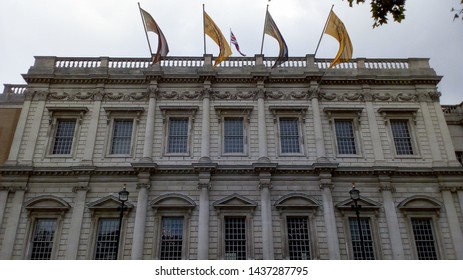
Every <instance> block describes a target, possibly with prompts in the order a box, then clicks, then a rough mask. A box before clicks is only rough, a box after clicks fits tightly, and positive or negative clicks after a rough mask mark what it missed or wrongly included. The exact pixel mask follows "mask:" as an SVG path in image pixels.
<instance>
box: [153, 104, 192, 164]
mask: <svg viewBox="0 0 463 280" xmlns="http://www.w3.org/2000/svg"><path fill="white" fill-rule="evenodd" d="M159 108H160V110H161V113H162V121H163V133H164V134H163V135H164V137H162V156H165V157H189V156H192V155H193V153H192V143H193V133H194V122H195V116H196V112H197V111H198V108H199V107H198V106H159ZM176 118H179V119H187V122H188V128H187V144H186V152H179V153H173V152H170V151H169V137H170V135H169V134H170V131H169V130H170V120H171V119H176Z"/></svg>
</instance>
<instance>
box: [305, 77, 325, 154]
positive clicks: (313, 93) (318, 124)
mask: <svg viewBox="0 0 463 280" xmlns="http://www.w3.org/2000/svg"><path fill="white" fill-rule="evenodd" d="M309 93H310V98H311V99H312V114H313V126H314V132H315V147H316V150H317V161H318V160H319V159H324V158H325V157H326V151H325V142H324V139H323V127H322V118H321V115H320V106H319V104H318V97H319V94H320V89H319V87H318V84H317V82H316V81H311V82H310V88H309Z"/></svg>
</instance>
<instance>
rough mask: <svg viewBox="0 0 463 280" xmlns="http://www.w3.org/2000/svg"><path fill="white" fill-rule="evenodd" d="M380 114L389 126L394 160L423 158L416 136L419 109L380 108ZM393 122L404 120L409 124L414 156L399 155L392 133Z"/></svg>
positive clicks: (388, 130)
mask: <svg viewBox="0 0 463 280" xmlns="http://www.w3.org/2000/svg"><path fill="white" fill-rule="evenodd" d="M378 112H379V113H380V114H381V116H382V117H383V118H384V122H385V125H386V126H387V132H388V133H387V135H388V138H389V143H390V150H391V154H392V155H393V156H394V158H401V159H405V158H413V159H416V158H421V153H420V149H419V147H420V146H419V145H418V139H417V134H416V115H417V112H418V108H380V109H379V110H378ZM391 120H392V121H394V120H398V121H399V120H403V121H406V122H407V124H408V130H409V131H408V132H409V134H410V138H411V139H410V141H411V145H412V151H413V154H406V155H400V154H397V148H396V145H395V141H394V135H393V133H392V127H391Z"/></svg>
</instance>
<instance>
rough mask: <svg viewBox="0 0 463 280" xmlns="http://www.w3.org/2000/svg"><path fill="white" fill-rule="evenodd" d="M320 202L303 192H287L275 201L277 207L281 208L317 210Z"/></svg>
mask: <svg viewBox="0 0 463 280" xmlns="http://www.w3.org/2000/svg"><path fill="white" fill-rule="evenodd" d="M320 205H321V204H320V202H319V201H318V200H317V199H315V198H313V197H311V196H309V195H307V194H303V193H292V194H287V195H285V196H283V197H281V198H280V199H278V201H277V202H276V203H275V207H276V208H277V209H279V210H291V209H294V210H296V209H306V210H316V209H318V208H319V207H320Z"/></svg>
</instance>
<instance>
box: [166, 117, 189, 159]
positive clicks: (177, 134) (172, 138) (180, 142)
mask: <svg viewBox="0 0 463 280" xmlns="http://www.w3.org/2000/svg"><path fill="white" fill-rule="evenodd" d="M187 147H188V118H170V119H169V140H168V149H167V152H168V153H186V152H187V151H188V150H187Z"/></svg>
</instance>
